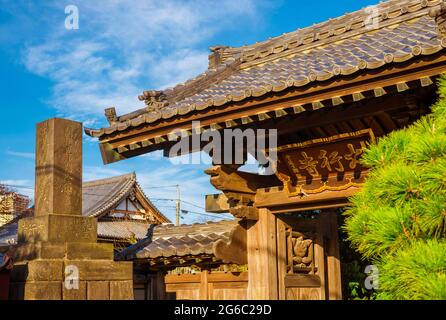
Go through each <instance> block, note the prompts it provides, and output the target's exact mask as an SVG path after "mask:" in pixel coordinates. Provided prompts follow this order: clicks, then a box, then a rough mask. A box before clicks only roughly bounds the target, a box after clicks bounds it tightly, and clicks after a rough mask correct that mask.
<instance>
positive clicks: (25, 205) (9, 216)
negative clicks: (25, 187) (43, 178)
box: [0, 185, 31, 227]
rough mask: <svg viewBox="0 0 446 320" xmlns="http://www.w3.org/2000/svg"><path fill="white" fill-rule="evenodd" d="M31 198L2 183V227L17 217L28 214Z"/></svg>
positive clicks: (0, 217)
mask: <svg viewBox="0 0 446 320" xmlns="http://www.w3.org/2000/svg"><path fill="white" fill-rule="evenodd" d="M30 204H31V199H30V198H29V197H28V196H25V195H23V194H20V193H17V192H15V191H11V190H9V189H8V188H7V187H6V186H3V185H0V227H1V226H3V225H4V224H6V223H8V222H11V221H12V220H13V219H14V218H15V217H17V216H20V215H24V214H28V213H29V205H30Z"/></svg>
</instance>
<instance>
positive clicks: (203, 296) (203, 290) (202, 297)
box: [200, 270, 209, 300]
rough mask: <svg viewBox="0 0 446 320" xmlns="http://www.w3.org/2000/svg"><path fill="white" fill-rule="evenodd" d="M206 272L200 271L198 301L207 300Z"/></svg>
mask: <svg viewBox="0 0 446 320" xmlns="http://www.w3.org/2000/svg"><path fill="white" fill-rule="evenodd" d="M208 275H209V271H208V270H202V271H201V274H200V300H209V286H208Z"/></svg>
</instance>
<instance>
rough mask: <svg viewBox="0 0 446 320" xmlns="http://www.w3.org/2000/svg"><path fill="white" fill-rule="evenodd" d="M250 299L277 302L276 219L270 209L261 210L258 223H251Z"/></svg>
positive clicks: (248, 240) (249, 225) (249, 254)
mask: <svg viewBox="0 0 446 320" xmlns="http://www.w3.org/2000/svg"><path fill="white" fill-rule="evenodd" d="M247 246H248V266H249V267H248V274H249V281H248V299H254V300H277V299H278V298H279V297H278V279H277V258H276V256H277V250H276V217H275V216H274V215H273V214H272V213H271V212H270V211H269V210H268V209H259V219H258V221H249V223H248V231H247Z"/></svg>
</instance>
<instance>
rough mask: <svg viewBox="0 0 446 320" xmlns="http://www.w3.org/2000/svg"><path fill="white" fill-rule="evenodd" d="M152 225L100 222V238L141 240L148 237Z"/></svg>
mask: <svg viewBox="0 0 446 320" xmlns="http://www.w3.org/2000/svg"><path fill="white" fill-rule="evenodd" d="M150 226H151V224H150V223H148V222H144V221H135V220H122V221H119V220H113V221H98V236H99V237H100V238H110V239H131V238H133V237H134V238H135V239H136V240H141V239H143V238H145V237H147V231H148V230H149V227H150Z"/></svg>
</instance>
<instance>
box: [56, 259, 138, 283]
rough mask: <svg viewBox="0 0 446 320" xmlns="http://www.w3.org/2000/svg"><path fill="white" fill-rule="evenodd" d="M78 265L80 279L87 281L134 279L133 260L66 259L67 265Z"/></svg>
mask: <svg viewBox="0 0 446 320" xmlns="http://www.w3.org/2000/svg"><path fill="white" fill-rule="evenodd" d="M68 265H72V266H76V267H77V268H78V270H79V279H80V280H87V281H95V280H96V281H99V280H132V278H133V264H132V262H115V261H113V260H66V261H65V266H68Z"/></svg>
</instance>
